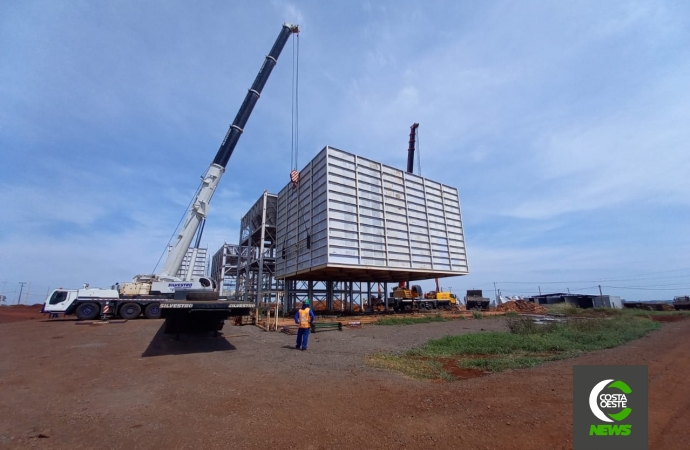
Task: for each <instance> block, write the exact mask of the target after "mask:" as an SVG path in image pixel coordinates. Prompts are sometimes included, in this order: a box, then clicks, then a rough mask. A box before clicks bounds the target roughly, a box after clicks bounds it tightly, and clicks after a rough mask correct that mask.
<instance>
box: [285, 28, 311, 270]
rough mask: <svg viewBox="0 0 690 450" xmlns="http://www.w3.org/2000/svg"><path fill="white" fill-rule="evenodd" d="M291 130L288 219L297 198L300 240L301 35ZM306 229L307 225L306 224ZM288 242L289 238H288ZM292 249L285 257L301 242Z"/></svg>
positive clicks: (296, 44) (294, 55)
mask: <svg viewBox="0 0 690 450" xmlns="http://www.w3.org/2000/svg"><path fill="white" fill-rule="evenodd" d="M291 96H292V105H291V116H292V117H291V119H292V124H291V130H290V169H291V170H290V181H291V183H292V193H290V194H288V196H289V201H288V204H287V208H286V209H287V211H286V218H287V217H289V215H290V206H291V205H292V204H293V200H294V197H295V196H297V227H296V236H295V237H296V238H299V228H300V223H301V222H302V220H301V214H300V213H299V212H300V211H301V209H302V208H301V204H300V203H301V200H300V189H299V171H298V170H297V167H298V165H299V34H295V35H293V40H292V86H291ZM305 227H306V224H305ZM286 240H287V237H286ZM309 240H310V236H309V232H308V231H307V246H309ZM290 247H291V248H290V249H286V248H285V243H283V255H284V256H285V257H286V256H287V254H290V253H292V248H294V247H296V248H297V250H299V241H298V242H296V243H295V244H293V245H292V246H290Z"/></svg>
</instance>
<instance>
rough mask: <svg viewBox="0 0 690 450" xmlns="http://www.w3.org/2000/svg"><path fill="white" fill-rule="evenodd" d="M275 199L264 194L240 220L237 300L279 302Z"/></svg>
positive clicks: (280, 291) (276, 200) (282, 283)
mask: <svg viewBox="0 0 690 450" xmlns="http://www.w3.org/2000/svg"><path fill="white" fill-rule="evenodd" d="M277 216H278V196H277V195H275V194H269V193H268V191H264V193H263V195H262V196H261V197H260V198H259V199H258V200H257V201H256V203H254V205H253V206H252V207H251V208H250V209H249V211H248V212H247V213H246V214H245V215H244V217H242V220H241V221H240V241H239V245H238V256H239V260H238V266H237V281H236V299H237V300H242V301H246V302H253V303H254V304H255V305H256V306H259V305H260V304H262V303H274V302H279V301H280V297H281V295H282V293H283V291H284V288H283V286H284V282H283V281H282V280H277V279H276V278H275V266H276V253H277V241H276V221H277V220H276V218H277Z"/></svg>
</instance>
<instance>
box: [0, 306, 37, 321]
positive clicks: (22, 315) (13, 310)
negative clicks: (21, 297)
mask: <svg viewBox="0 0 690 450" xmlns="http://www.w3.org/2000/svg"><path fill="white" fill-rule="evenodd" d="M42 307H43V305H31V306H27V305H12V306H0V324H3V323H9V322H24V321H26V320H41V319H45V317H46V316H44V315H43V314H41V308H42Z"/></svg>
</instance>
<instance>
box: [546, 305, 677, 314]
mask: <svg viewBox="0 0 690 450" xmlns="http://www.w3.org/2000/svg"><path fill="white" fill-rule="evenodd" d="M544 306H546V309H547V310H548V312H549V313H555V314H564V315H566V316H575V317H655V316H662V317H663V316H690V311H650V310H645V309H636V308H623V309H614V308H588V309H582V308H577V307H575V306H572V305H570V304H567V303H558V304H555V305H544Z"/></svg>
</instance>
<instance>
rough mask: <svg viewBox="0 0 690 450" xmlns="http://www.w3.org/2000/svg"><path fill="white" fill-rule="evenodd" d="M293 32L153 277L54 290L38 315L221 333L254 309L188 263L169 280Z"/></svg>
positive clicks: (253, 92)
mask: <svg viewBox="0 0 690 450" xmlns="http://www.w3.org/2000/svg"><path fill="white" fill-rule="evenodd" d="M293 33H299V27H298V26H297V25H292V24H288V23H286V24H283V27H282V29H281V31H280V34H279V35H278V38H277V39H276V41H275V43H274V44H273V47H272V48H271V51H270V53H269V54H268V55H267V56H266V59H265V60H264V63H263V65H262V66H261V69H260V70H259V73H258V74H257V76H256V79H255V80H254V84H252V87H251V88H250V89H249V91H248V92H247V95H246V96H245V98H244V101H243V102H242V105H241V106H240V109H239V111H238V112H237V115H236V116H235V120H234V121H233V123H232V125H230V128H229V129H228V132H227V133H226V134H225V139H223V142H222V144H221V145H220V148H219V149H218V152H217V153H216V156H215V158H214V160H213V162H212V163H211V165H210V166H209V167H208V169H207V170H206V174H205V175H204V177H203V178H202V184H201V187H200V188H199V190H198V191H197V193H196V196H195V198H194V202H193V203H192V206H191V208H190V209H189V210H188V211H187V215H186V217H185V220H184V222H183V225H182V227H181V228H180V232H179V233H178V235H177V237H176V239H175V242H174V243H173V245H172V246H171V249H170V253H168V257H167V259H166V261H165V264H164V265H163V268H162V269H161V271H160V272H159V273H158V274H153V275H137V276H136V277H134V279H133V281H132V282H128V283H122V284H116V285H115V286H113V287H112V288H110V289H90V288H88V286H87V285H85V286H84V288H83V289H78V290H65V289H56V290H55V291H53V292H52V293H51V294H50V296H49V297H48V299H46V302H45V304H44V306H43V312H45V313H47V314H59V313H63V314H75V315H76V316H77V317H78V318H79V319H87V320H89V319H94V318H96V317H98V316H99V315H101V314H104V313H107V314H112V315H118V316H120V317H123V318H125V319H130V318H136V317H139V316H140V315H141V313H142V311H143V313H144V316H146V317H149V318H156V317H162V318H164V319H166V325H165V332H166V333H180V332H186V331H210V330H215V331H218V330H220V329H222V327H223V322H224V320H225V319H227V318H228V317H230V316H243V315H248V314H249V311H250V310H251V309H252V308H254V304H253V303H246V302H231V301H227V300H220V299H219V298H218V291H217V286H216V283H215V281H214V280H212V279H211V278H207V277H197V276H192V274H191V271H192V267H193V264H190V269H189V272H188V273H187V275H186V276H185V277H184V279H180V278H177V277H176V276H175V275H176V274H177V272H178V270H179V269H180V266H181V265H182V261H183V259H184V256H185V254H186V253H187V250H188V249H189V248H190V245H191V243H192V240H193V239H194V236H195V235H196V244H195V246H194V247H192V251H193V253H192V261H194V259H195V257H196V249H198V248H199V244H200V240H201V233H202V232H203V229H204V227H203V224H204V221H205V220H206V216H207V214H208V210H209V204H210V202H211V198H212V197H213V193H214V192H215V190H216V187H217V186H218V182H219V181H220V178H221V177H222V176H223V174H224V173H225V167H226V166H227V163H228V161H229V160H230V156H231V155H232V152H233V151H234V150H235V146H236V145H237V142H238V140H239V138H240V136H241V135H242V132H243V131H244V127H245V125H246V123H247V120H248V119H249V116H250V115H251V113H252V110H253V109H254V106H255V105H256V102H257V101H258V100H259V97H260V96H261V91H262V90H263V88H264V86H265V84H266V82H267V81H268V77H269V76H270V74H271V71H272V70H273V68H274V67H275V65H276V63H277V62H278V56H280V53H281V52H282V50H283V47H285V44H286V43H287V40H288V38H289V37H290V36H291V35H292V34H293Z"/></svg>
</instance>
